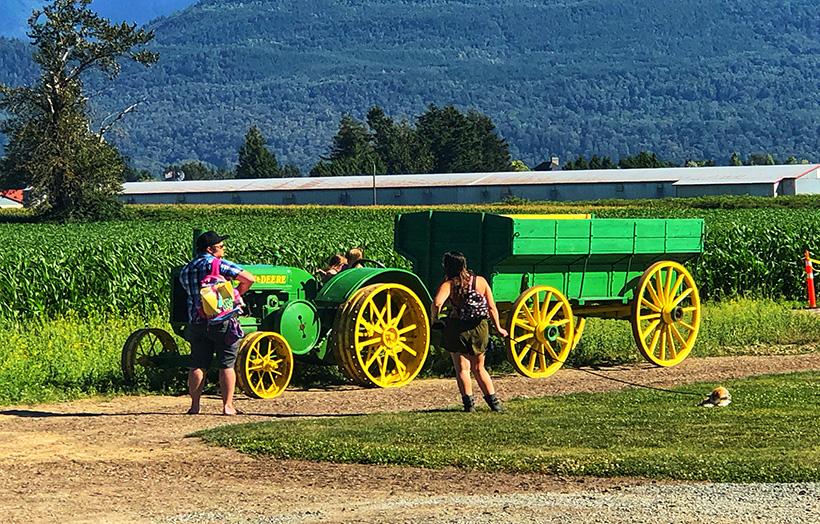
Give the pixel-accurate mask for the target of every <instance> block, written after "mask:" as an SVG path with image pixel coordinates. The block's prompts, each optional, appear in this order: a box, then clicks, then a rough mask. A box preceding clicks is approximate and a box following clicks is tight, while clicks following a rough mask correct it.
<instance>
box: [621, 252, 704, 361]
mask: <svg viewBox="0 0 820 524" xmlns="http://www.w3.org/2000/svg"><path fill="white" fill-rule="evenodd" d="M699 329H700V298H699V296H698V288H697V286H696V285H695V281H694V280H693V279H692V275H691V274H690V273H689V271H687V270H686V268H684V267H683V266H682V265H680V264H678V263H677V262H670V261H664V262H657V263H655V264H653V265H652V266H650V267H649V269H647V270H646V271H645V272H644V274H643V276H641V279H640V281H639V282H638V287H637V288H636V292H635V298H634V299H633V301H632V334H633V336H634V338H635V342H636V343H637V345H638V351H640V353H641V355H643V357H644V358H645V359H646V360H648V361H650V362H652V363H654V364H656V365H658V366H674V365H675V364H678V363H680V362H681V361H682V360H683V359H684V358H686V356H687V355H688V354H689V351H690V350H691V349H692V346H694V345H695V339H696V338H697V336H698V330H699Z"/></svg>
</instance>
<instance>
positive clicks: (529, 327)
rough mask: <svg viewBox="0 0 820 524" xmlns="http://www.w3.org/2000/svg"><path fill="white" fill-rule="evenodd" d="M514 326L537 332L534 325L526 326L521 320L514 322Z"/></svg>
mask: <svg viewBox="0 0 820 524" xmlns="http://www.w3.org/2000/svg"><path fill="white" fill-rule="evenodd" d="M513 326H517V327H520V328H522V329H526V330H527V331H535V326H533V325H532V324H524V323H523V322H521V321H520V320H515V321H513Z"/></svg>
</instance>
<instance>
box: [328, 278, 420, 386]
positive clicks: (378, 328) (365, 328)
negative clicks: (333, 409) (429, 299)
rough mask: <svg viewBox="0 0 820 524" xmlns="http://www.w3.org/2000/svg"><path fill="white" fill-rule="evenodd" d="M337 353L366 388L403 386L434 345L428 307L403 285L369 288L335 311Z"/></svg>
mask: <svg viewBox="0 0 820 524" xmlns="http://www.w3.org/2000/svg"><path fill="white" fill-rule="evenodd" d="M333 336H334V339H335V340H334V342H333V343H334V351H336V354H337V360H338V363H339V366H340V367H341V368H342V372H343V373H344V374H345V375H346V376H348V377H351V378H352V379H353V380H354V381H355V382H357V383H358V384H360V385H362V386H365V387H380V388H388V387H398V386H403V385H404V384H407V383H408V382H410V381H411V380H413V379H414V378H415V377H416V375H418V373H419V371H421V368H422V366H423V365H424V361H425V359H426V358H427V352H428V350H429V347H430V326H429V322H428V316H427V311H426V309H425V308H424V304H422V302H421V300H419V298H418V296H416V294H415V293H414V292H413V291H411V290H410V289H409V288H407V287H405V286H402V285H400V284H392V283H384V284H373V285H370V286H366V287H363V288H361V289H360V290H358V291H357V292H356V293H354V294H353V295H352V296H351V297H350V299H348V300H347V301H346V302H345V304H343V305H342V307H340V308H339V311H338V312H337V313H336V321H335V323H334V334H333Z"/></svg>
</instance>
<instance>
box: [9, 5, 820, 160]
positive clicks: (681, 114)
mask: <svg viewBox="0 0 820 524" xmlns="http://www.w3.org/2000/svg"><path fill="white" fill-rule="evenodd" d="M692 13H697V15H698V16H697V17H696V20H695V19H693V18H692ZM636 21H639V23H636ZM693 21H694V22H693ZM818 21H820V5H818V3H817V2H815V1H814V0H792V1H790V2H788V3H785V4H784V3H783V2H777V1H775V0H748V1H745V2H709V1H706V0H683V1H678V2H672V1H670V0H660V1H659V0H638V1H634V2H627V3H625V2H622V1H619V0H596V1H587V0H584V1H580V2H566V1H556V2H538V3H522V2H518V1H513V0H499V1H488V0H477V1H471V2H467V3H465V2H456V1H452V0H441V1H436V2H418V1H396V2H382V1H375V0H365V1H358V2H333V1H330V0H298V1H297V0H283V1H280V2H247V1H246V2H238V1H232V0H208V1H202V2H197V3H196V4H194V5H192V6H190V7H188V8H187V9H186V10H184V11H182V12H178V13H175V14H174V15H172V16H167V17H164V18H160V19H157V20H155V21H154V22H153V23H152V24H151V25H150V29H151V30H153V31H154V32H155V34H156V35H157V36H156V40H155V42H153V43H152V46H151V49H152V50H153V51H157V52H159V53H160V54H161V55H162V57H163V58H162V60H161V61H160V63H158V64H157V66H156V67H155V68H152V69H151V70H146V71H143V70H136V68H132V67H129V66H128V65H125V66H124V67H125V68H126V71H127V73H128V74H125V75H122V76H121V78H119V79H118V80H117V82H116V84H115V87H114V88H113V89H109V88H107V86H104V85H103V84H102V83H101V82H102V78H100V79H99V80H98V82H99V85H100V86H101V89H99V92H100V94H101V97H100V98H97V99H96V100H95V102H94V109H95V111H97V114H99V115H101V117H102V116H103V115H106V114H110V113H112V112H116V111H119V110H121V109H122V108H123V107H128V106H129V105H131V104H132V103H133V101H136V100H146V110H144V111H140V112H139V113H136V114H134V115H132V117H131V118H128V119H125V120H123V121H122V122H121V123H120V124H121V125H120V126H119V136H118V137H117V139H116V144H117V145H118V147H120V149H121V151H123V153H125V154H127V155H129V156H131V157H132V158H133V159H134V162H135V167H136V168H137V169H150V170H152V171H153V172H155V173H157V172H158V171H159V170H160V169H161V168H162V167H163V166H166V165H169V164H178V163H180V162H182V161H183V160H184V159H196V160H199V161H201V162H205V163H209V164H212V165H214V166H218V167H232V166H233V165H234V164H235V163H236V160H237V149H238V148H239V146H240V145H241V143H242V136H243V135H244V133H245V132H246V131H247V129H248V125H249V119H252V121H253V122H255V123H257V125H258V126H259V128H260V130H261V131H262V132H263V134H264V135H265V136H266V137H268V139H269V140H270V144H269V145H270V146H271V148H272V150H274V151H276V153H277V158H278V159H279V161H280V162H281V163H295V164H297V165H298V166H300V168H301V169H302V170H305V171H307V170H308V169H310V167H312V166H313V165H315V164H316V162H317V160H318V159H319V158H320V156H321V155H324V154H325V153H326V151H327V148H328V145H329V144H330V143H331V140H332V137H333V135H334V133H335V132H336V130H337V129H338V124H339V121H340V118H341V117H342V115H344V114H346V113H347V114H351V115H353V116H354V117H356V118H363V117H364V115H365V114H366V112H367V111H368V109H369V108H370V107H372V106H373V105H378V106H380V107H383V108H385V110H386V111H387V112H388V113H389V114H391V115H396V116H397V117H398V118H409V117H411V116H412V115H417V114H419V113H421V112H422V111H424V110H425V108H426V107H427V106H428V105H429V104H430V103H434V104H437V105H439V106H447V105H454V106H455V107H457V108H459V109H461V110H464V109H470V108H472V109H475V110H477V111H480V112H481V113H483V114H486V115H488V116H489V117H490V118H492V120H493V122H494V123H495V124H496V126H497V128H498V130H499V134H500V136H502V137H504V138H505V139H506V140H507V141H508V143H509V144H510V152H511V153H512V156H513V157H514V158H518V159H521V160H522V161H524V163H525V164H527V165H530V166H535V165H538V164H539V163H540V162H542V161H543V160H547V159H549V158H550V157H551V156H558V157H560V158H561V161H562V163H563V162H565V161H566V160H567V159H575V158H577V157H578V156H579V155H585V156H586V159H587V161H589V160H590V158H591V155H599V156H600V157H601V158H604V157H610V158H611V159H615V161H617V159H619V158H623V157H628V156H631V155H635V154H636V153H638V152H640V151H642V150H651V151H653V152H655V153H656V154H657V155H658V158H661V159H664V160H668V161H671V162H674V163H677V164H683V163H684V162H685V160H686V159H688V158H697V159H701V158H702V159H709V160H713V161H715V162H717V163H718V164H725V163H727V162H728V161H729V157H730V155H731V153H732V152H733V151H737V152H738V154H739V155H741V157H742V158H743V160H744V161H747V159H748V157H749V155H750V154H768V153H770V154H771V155H773V157H774V158H776V159H781V160H783V159H786V158H788V157H789V156H795V157H796V158H798V159H803V158H807V159H812V160H817V158H818V154H819V153H820V151H818V146H817V143H816V140H815V139H814V138H813V136H812V133H806V132H805V130H806V129H817V128H818V127H819V124H820V109H819V108H820V105H818V95H817V93H816V92H815V90H813V89H807V88H806V86H811V85H814V84H816V82H817V67H816V63H817V59H816V56H817V54H818V51H820V44H818V42H820V38H818V37H819V36H820V35H819V34H818V27H820V24H819V23H818ZM693 27H696V30H693ZM624 28H630V29H629V30H625V29H624ZM29 54H30V52H29V51H28V49H27V45H26V43H24V42H21V41H9V40H3V39H0V81H5V82H6V83H8V84H9V85H20V84H21V83H23V82H30V81H31V80H33V79H34V78H36V72H34V71H32V68H31V66H30V64H26V63H20V62H21V61H26V60H27V59H28V56H29ZM132 73H133V74H132ZM96 85H98V84H97V83H96V82H95V87H96Z"/></svg>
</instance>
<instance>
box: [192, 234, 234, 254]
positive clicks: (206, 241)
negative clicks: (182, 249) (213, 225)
mask: <svg viewBox="0 0 820 524" xmlns="http://www.w3.org/2000/svg"><path fill="white" fill-rule="evenodd" d="M226 238H228V235H224V236H223V235H218V234H216V232H214V231H206V232H204V233H202V234H201V235H199V237H198V238H197V239H196V249H197V251H205V249H207V248H208V247H209V246H213V245H216V244H219V243H220V242H222V241H223V240H225V239H226Z"/></svg>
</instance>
